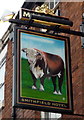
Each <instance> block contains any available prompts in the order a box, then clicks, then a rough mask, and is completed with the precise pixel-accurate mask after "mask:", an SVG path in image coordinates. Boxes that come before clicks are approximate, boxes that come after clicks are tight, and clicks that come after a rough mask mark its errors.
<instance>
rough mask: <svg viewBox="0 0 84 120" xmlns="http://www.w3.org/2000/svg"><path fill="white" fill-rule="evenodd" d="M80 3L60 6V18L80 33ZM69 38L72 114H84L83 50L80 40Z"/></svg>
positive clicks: (78, 38)
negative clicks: (65, 19)
mask: <svg viewBox="0 0 84 120" xmlns="http://www.w3.org/2000/svg"><path fill="white" fill-rule="evenodd" d="M83 7H84V5H83V3H81V2H65V3H61V4H60V10H61V16H64V17H68V18H69V19H70V20H71V21H73V27H72V28H71V29H73V30H78V31H80V24H81V23H82V8H83ZM67 36H69V37H70V45H71V46H70V49H71V68H72V86H73V107H74V114H84V103H83V101H84V97H83V96H84V93H83V92H84V87H83V85H84V82H83V80H84V49H82V48H81V38H80V37H78V36H74V35H67ZM63 117H64V118H71V117H72V118H76V117H77V118H78V116H69V115H64V116H63Z"/></svg>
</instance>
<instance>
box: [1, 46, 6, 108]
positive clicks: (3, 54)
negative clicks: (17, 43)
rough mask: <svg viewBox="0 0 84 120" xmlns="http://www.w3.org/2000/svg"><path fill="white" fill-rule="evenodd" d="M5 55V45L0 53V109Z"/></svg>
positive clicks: (2, 99) (2, 95) (2, 102)
mask: <svg viewBox="0 0 84 120" xmlns="http://www.w3.org/2000/svg"><path fill="white" fill-rule="evenodd" d="M6 54H7V45H6V46H5V47H4V49H3V50H2V51H1V53H0V108H1V107H2V106H3V104H4V79H5V65H6Z"/></svg>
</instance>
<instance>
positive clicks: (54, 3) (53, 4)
mask: <svg viewBox="0 0 84 120" xmlns="http://www.w3.org/2000/svg"><path fill="white" fill-rule="evenodd" d="M59 2H60V0H49V2H48V5H49V9H54V11H55V14H56V15H57V16H60V11H59Z"/></svg>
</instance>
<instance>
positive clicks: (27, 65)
mask: <svg viewBox="0 0 84 120" xmlns="http://www.w3.org/2000/svg"><path fill="white" fill-rule="evenodd" d="M14 51H15V56H14V57H15V59H14V61H15V62H14V63H15V65H14V66H15V70H14V71H15V75H14V76H15V78H14V106H15V107H22V108H27V109H34V110H41V111H50V112H57V113H71V112H72V87H71V71H70V49H69V38H68V37H64V36H59V35H52V34H46V33H44V32H37V31H34V30H26V29H22V28H18V27H15V44H14Z"/></svg>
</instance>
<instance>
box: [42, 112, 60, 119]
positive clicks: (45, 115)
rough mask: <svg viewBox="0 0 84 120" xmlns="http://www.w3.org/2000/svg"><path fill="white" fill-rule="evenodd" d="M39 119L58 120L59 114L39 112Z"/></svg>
mask: <svg viewBox="0 0 84 120" xmlns="http://www.w3.org/2000/svg"><path fill="white" fill-rule="evenodd" d="M41 118H42V119H43V118H44V119H49V120H52V119H55V120H58V119H59V118H61V114H59V113H51V112H41Z"/></svg>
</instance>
